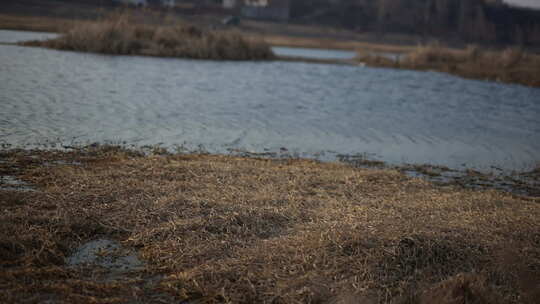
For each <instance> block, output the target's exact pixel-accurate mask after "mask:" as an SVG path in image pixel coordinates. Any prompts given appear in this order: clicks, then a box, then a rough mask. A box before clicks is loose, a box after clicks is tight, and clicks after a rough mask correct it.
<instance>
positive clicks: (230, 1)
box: [223, 0, 239, 9]
mask: <svg viewBox="0 0 540 304" xmlns="http://www.w3.org/2000/svg"><path fill="white" fill-rule="evenodd" d="M238 3H239V1H236V0H223V8H225V9H233V8H236V7H237V5H238Z"/></svg>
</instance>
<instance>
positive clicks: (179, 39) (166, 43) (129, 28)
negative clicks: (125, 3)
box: [23, 14, 274, 60]
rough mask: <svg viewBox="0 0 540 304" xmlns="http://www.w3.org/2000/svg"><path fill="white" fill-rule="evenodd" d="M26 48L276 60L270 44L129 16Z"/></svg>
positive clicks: (88, 24)
mask: <svg viewBox="0 0 540 304" xmlns="http://www.w3.org/2000/svg"><path fill="white" fill-rule="evenodd" d="M23 45H27V46H41V47H48V48H53V49H59V50H69V51H78V52H92V53H103V54H114V55H146V56H162V57H182V58H192V59H212V60H268V59H272V58H274V55H273V53H272V51H271V49H270V47H269V46H268V45H267V44H266V43H264V42H263V41H260V40H256V39H248V38H245V37H244V36H242V35H241V34H240V33H238V32H232V31H210V30H206V29H203V28H201V27H197V26H195V25H192V24H188V23H184V22H174V23H172V24H170V22H168V23H166V24H161V25H160V24H145V23H143V22H138V21H137V20H136V18H134V17H133V16H131V15H127V14H122V15H116V16H111V17H108V18H105V19H102V20H98V21H92V22H90V21H88V22H79V23H76V24H75V25H74V26H73V27H72V28H71V29H70V30H69V31H68V32H67V33H65V34H64V35H62V36H60V37H58V38H55V39H50V40H46V41H30V42H25V43H23Z"/></svg>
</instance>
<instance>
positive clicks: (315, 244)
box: [0, 148, 540, 304]
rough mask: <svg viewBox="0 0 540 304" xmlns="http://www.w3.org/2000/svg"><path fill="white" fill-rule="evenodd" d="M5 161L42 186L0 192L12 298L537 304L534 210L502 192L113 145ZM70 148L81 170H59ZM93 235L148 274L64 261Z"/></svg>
mask: <svg viewBox="0 0 540 304" xmlns="http://www.w3.org/2000/svg"><path fill="white" fill-rule="evenodd" d="M1 159H2V160H3V161H2V162H0V173H2V174H10V175H18V176H19V177H20V178H22V179H24V180H25V181H27V182H30V183H32V184H34V185H35V186H36V187H37V190H38V191H37V192H16V191H6V190H0V208H1V210H2V213H1V214H0V263H1V266H0V267H1V268H0V286H1V288H2V290H3V298H2V300H3V301H6V302H14V303H15V302H16V303H20V302H23V301H30V302H31V301H34V302H39V301H46V300H49V301H51V300H52V301H54V302H58V303H69V302H77V303H126V302H129V303H131V302H144V303H148V302H155V303H163V302H164V300H163V299H164V297H165V295H167V296H169V297H174V298H175V299H176V301H177V302H178V301H185V302H183V303H444V304H450V303H499V302H500V303H533V302H532V301H533V300H534V299H535V298H534V294H533V292H534V289H535V286H538V282H539V281H538V279H539V278H538V276H537V275H538V273H540V243H539V242H540V227H539V226H538V218H540V205H538V203H535V202H530V201H524V200H520V199H517V198H515V197H512V196H511V195H508V194H505V193H502V192H497V191H472V190H464V189H462V188H454V187H436V186H434V185H432V184H430V183H428V182H426V181H423V180H420V179H411V178H407V177H405V176H404V175H403V174H401V173H399V172H397V171H393V170H365V169H357V168H352V167H348V166H345V165H341V164H332V163H318V162H315V161H309V160H266V159H252V158H241V157H227V156H215V155H164V156H163V155H160V156H158V155H155V156H149V157H143V156H141V155H140V154H138V153H133V152H129V151H124V150H121V149H118V148H105V149H103V148H97V149H96V148H92V149H87V150H81V151H76V152H69V153H68V152H64V153H60V152H26V151H12V152H6V153H3V154H2V155H1ZM61 159H62V160H70V161H78V162H81V165H69V164H61V163H57V165H54V166H53V165H51V164H54V163H55V162H54V161H55V160H61ZM96 238H109V239H115V240H118V241H121V242H122V243H123V244H125V245H126V246H130V247H132V248H136V249H137V250H138V251H139V253H140V256H141V257H142V258H143V259H144V260H145V261H146V262H147V265H146V269H145V270H143V271H140V272H137V273H134V274H132V275H130V276H129V277H127V278H126V277H122V278H117V279H110V280H103V279H102V277H101V273H100V270H99V269H94V268H85V269H79V268H68V267H66V265H65V262H64V258H65V257H66V256H68V255H70V254H71V253H72V252H73V249H74V248H75V247H76V246H77V245H79V244H81V243H84V242H86V241H89V240H93V239H96ZM515 257H519V258H515ZM527 301H531V302H527ZM165 302H167V301H165ZM169 302H170V301H169Z"/></svg>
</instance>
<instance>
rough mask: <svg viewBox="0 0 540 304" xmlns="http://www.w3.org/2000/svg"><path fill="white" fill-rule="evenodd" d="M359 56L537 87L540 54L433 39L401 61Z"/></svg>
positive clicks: (364, 59) (388, 63) (374, 61)
mask: <svg viewBox="0 0 540 304" xmlns="http://www.w3.org/2000/svg"><path fill="white" fill-rule="evenodd" d="M359 60H360V61H362V62H366V63H367V64H369V65H373V66H385V67H395V68H405V69H415V70H435V71H441V72H447V73H450V74H455V75H458V76H462V77H465V78H472V79H486V80H494V81H500V82H508V83H519V84H523V85H527V86H534V87H540V55H536V54H532V53H528V52H525V51H524V50H522V49H520V48H507V49H504V50H502V51H487V50H483V49H481V48H480V47H478V46H469V47H467V48H465V49H450V48H446V47H443V46H441V45H439V44H437V43H435V44H430V45H427V46H419V47H418V48H417V49H416V50H414V51H412V52H410V53H407V56H406V57H405V59H404V60H401V61H400V62H396V61H393V60H389V59H385V58H384V59H383V58H380V57H378V56H361V57H360V58H359Z"/></svg>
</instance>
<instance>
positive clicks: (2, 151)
mask: <svg viewBox="0 0 540 304" xmlns="http://www.w3.org/2000/svg"><path fill="white" fill-rule="evenodd" d="M102 149H103V150H112V151H124V152H126V153H128V154H131V155H136V156H141V157H151V156H156V155H157V156H160V155H161V156H165V157H168V156H187V157H191V156H193V157H197V156H204V155H209V156H215V157H240V158H246V159H253V160H268V161H277V162H279V161H312V162H316V163H320V164H340V165H345V166H349V167H351V168H356V169H362V170H384V171H396V172H400V174H403V175H404V176H407V177H409V178H419V179H422V180H425V181H427V182H429V183H432V184H433V185H434V186H437V187H458V188H462V189H470V190H480V191H485V190H496V191H502V192H506V193H509V194H511V195H513V196H515V197H517V198H520V199H525V200H532V201H539V202H540V167H536V168H534V169H532V170H518V171H517V170H514V169H512V170H503V169H500V168H498V167H496V166H491V171H489V172H488V171H484V172H481V171H478V170H476V169H474V168H470V167H469V168H467V167H465V168H463V169H457V168H449V167H447V166H443V165H436V164H429V163H422V164H414V163H402V164H390V163H387V162H385V161H383V160H375V159H370V158H367V157H365V156H362V155H343V154H337V155H336V158H335V159H331V160H321V159H317V158H309V157H307V158H306V157H301V156H297V155H295V154H288V153H287V152H286V153H284V154H281V153H276V152H263V153H257V152H249V151H244V150H236V149H233V150H230V151H229V152H228V153H212V152H207V151H204V150H201V151H188V150H182V151H176V152H171V151H170V150H168V149H166V148H163V147H161V146H142V147H131V148H128V147H125V146H123V145H110V144H98V143H95V144H91V145H87V146H64V147H63V148H61V149H59V148H56V147H52V148H48V149H40V148H31V149H26V148H8V147H2V148H0V155H10V154H17V153H23V154H35V155H36V157H37V158H39V155H41V154H43V155H48V154H71V153H74V154H85V153H87V152H88V151H91V150H98V151H99V150H102ZM0 167H1V166H0ZM15 171H17V169H16V168H15ZM11 177H14V176H10V178H11ZM1 189H2V185H1V183H0V190H1Z"/></svg>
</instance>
